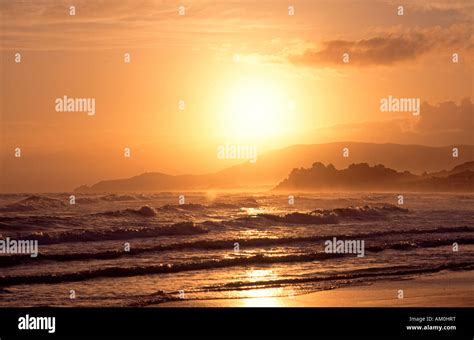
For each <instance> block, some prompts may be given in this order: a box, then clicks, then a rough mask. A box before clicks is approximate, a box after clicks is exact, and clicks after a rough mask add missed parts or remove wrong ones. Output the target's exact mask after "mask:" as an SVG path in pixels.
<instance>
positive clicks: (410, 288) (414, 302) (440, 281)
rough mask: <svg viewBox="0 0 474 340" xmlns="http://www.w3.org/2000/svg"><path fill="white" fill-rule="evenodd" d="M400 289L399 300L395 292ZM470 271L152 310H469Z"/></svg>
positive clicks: (472, 295) (473, 294)
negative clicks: (210, 308) (331, 308)
mask: <svg viewBox="0 0 474 340" xmlns="http://www.w3.org/2000/svg"><path fill="white" fill-rule="evenodd" d="M400 289H401V290H403V299H399V298H398V291H399V290H400ZM473 306H474V271H462V272H453V271H443V272H440V273H436V274H430V275H423V276H413V277H409V278H407V279H402V280H391V281H388V280H387V281H377V282H374V283H371V284H364V285H357V286H351V287H345V288H338V289H333V290H327V291H321V292H315V293H310V294H304V295H298V296H294V297H269V298H252V299H220V300H192V301H186V300H183V301H175V302H167V303H163V304H159V305H155V307H473Z"/></svg>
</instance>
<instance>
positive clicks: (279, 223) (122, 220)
mask: <svg viewBox="0 0 474 340" xmlns="http://www.w3.org/2000/svg"><path fill="white" fill-rule="evenodd" d="M180 195H182V196H181V197H180ZM399 195H400V193H387V192H384V193H368V192H339V193H334V192H332V193H329V192H328V193H293V194H291V196H290V197H289V195H288V194H282V193H278V192H272V191H268V192H239V193H236V192H231V193H229V192H227V193H226V192H215V191H209V192H191V193H182V194H177V193H173V192H164V193H126V194H117V193H101V194H76V196H75V197H71V194H69V193H54V194H2V195H0V239H3V240H6V239H7V238H9V239H10V240H30V241H37V242H38V256H36V257H32V256H30V254H18V253H6V252H5V253H1V254H0V306H2V307H18V306H21V307H26V306H65V307H69V306H70V307H73V306H91V307H111V306H117V307H136V306H140V307H146V306H158V307H159V306H160V305H161V304H163V303H165V302H169V301H174V302H179V301H181V300H188V301H189V300H209V299H241V298H262V297H288V296H290V297H291V296H296V295H302V294H307V293H311V292H316V291H322V290H329V289H335V288H338V287H346V286H351V285H360V284H370V283H371V282H375V281H378V280H393V279H397V280H398V279H404V278H410V277H414V276H423V275H430V274H433V273H437V272H441V271H460V270H464V271H466V270H474V204H473V203H474V194H471V193H468V194H466V193H463V194H455V193H446V194H439V193H405V194H403V204H400V196H399ZM71 203H74V204H71ZM334 238H336V239H337V240H342V241H357V240H358V241H364V242H363V245H364V256H357V254H354V253H348V252H327V247H326V244H327V243H326V242H327V241H328V240H334ZM178 305H179V304H178Z"/></svg>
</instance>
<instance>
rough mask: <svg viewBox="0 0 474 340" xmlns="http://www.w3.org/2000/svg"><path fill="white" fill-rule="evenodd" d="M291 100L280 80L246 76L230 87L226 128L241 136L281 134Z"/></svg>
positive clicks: (256, 136) (225, 119)
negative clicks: (280, 84) (276, 81)
mask: <svg viewBox="0 0 474 340" xmlns="http://www.w3.org/2000/svg"><path fill="white" fill-rule="evenodd" d="M287 109H288V100H287V99H286V98H285V94H284V92H283V91H282V90H281V89H280V88H279V86H278V84H274V83H271V82H270V81H265V80H263V79H244V80H241V81H239V82H237V83H235V84H234V85H233V86H231V87H230V90H229V93H228V98H227V102H226V109H225V114H224V121H223V122H224V124H225V126H224V129H225V130H226V131H228V132H229V134H230V136H231V137H233V138H236V139H239V140H259V139H265V138H268V137H272V136H275V135H278V134H279V133H280V132H281V131H282V128H283V117H284V114H285V110H287Z"/></svg>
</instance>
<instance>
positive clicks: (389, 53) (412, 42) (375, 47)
mask: <svg viewBox="0 0 474 340" xmlns="http://www.w3.org/2000/svg"><path fill="white" fill-rule="evenodd" d="M453 50H455V51H461V50H468V51H472V50H474V42H473V37H472V34H471V28H470V26H469V25H468V24H457V25H453V26H451V27H449V28H448V29H443V28H441V27H432V28H429V29H424V30H410V31H407V32H403V33H399V34H396V33H387V34H382V35H380V36H376V37H373V38H370V39H361V40H354V41H351V40H330V41H326V42H324V43H323V44H322V46H321V47H320V48H308V49H307V50H306V51H304V52H303V53H302V54H295V55H292V56H290V57H289V60H290V61H291V62H293V63H295V64H303V65H309V66H327V65H343V64H344V63H343V60H342V57H343V54H344V53H348V54H349V63H348V64H347V65H349V66H351V65H352V66H376V65H392V64H395V63H399V62H404V61H412V60H415V59H417V58H419V57H420V56H422V55H425V54H428V53H438V52H439V51H450V52H452V51H453ZM344 65H345V64H344Z"/></svg>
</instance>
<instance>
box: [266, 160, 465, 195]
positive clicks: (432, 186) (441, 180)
mask: <svg viewBox="0 0 474 340" xmlns="http://www.w3.org/2000/svg"><path fill="white" fill-rule="evenodd" d="M274 190H382V191H383V190H407V191H474V162H467V163H464V164H460V165H458V166H456V167H454V168H453V169H452V170H450V171H442V172H440V173H437V174H423V175H421V176H420V175H414V174H412V173H410V172H408V171H404V172H398V171H395V170H393V169H390V168H386V167H385V166H383V165H380V164H379V165H375V166H373V167H371V166H370V165H368V164H367V163H359V164H351V165H350V166H349V167H347V168H346V169H341V170H337V169H336V168H335V167H334V165H332V164H328V165H327V166H325V165H324V164H322V163H319V162H316V163H314V164H313V165H312V167H311V168H307V169H304V168H300V169H293V170H292V172H291V173H290V175H289V176H288V178H286V179H285V180H283V181H282V182H281V183H280V184H278V185H277V186H276V187H275V189H274Z"/></svg>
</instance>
